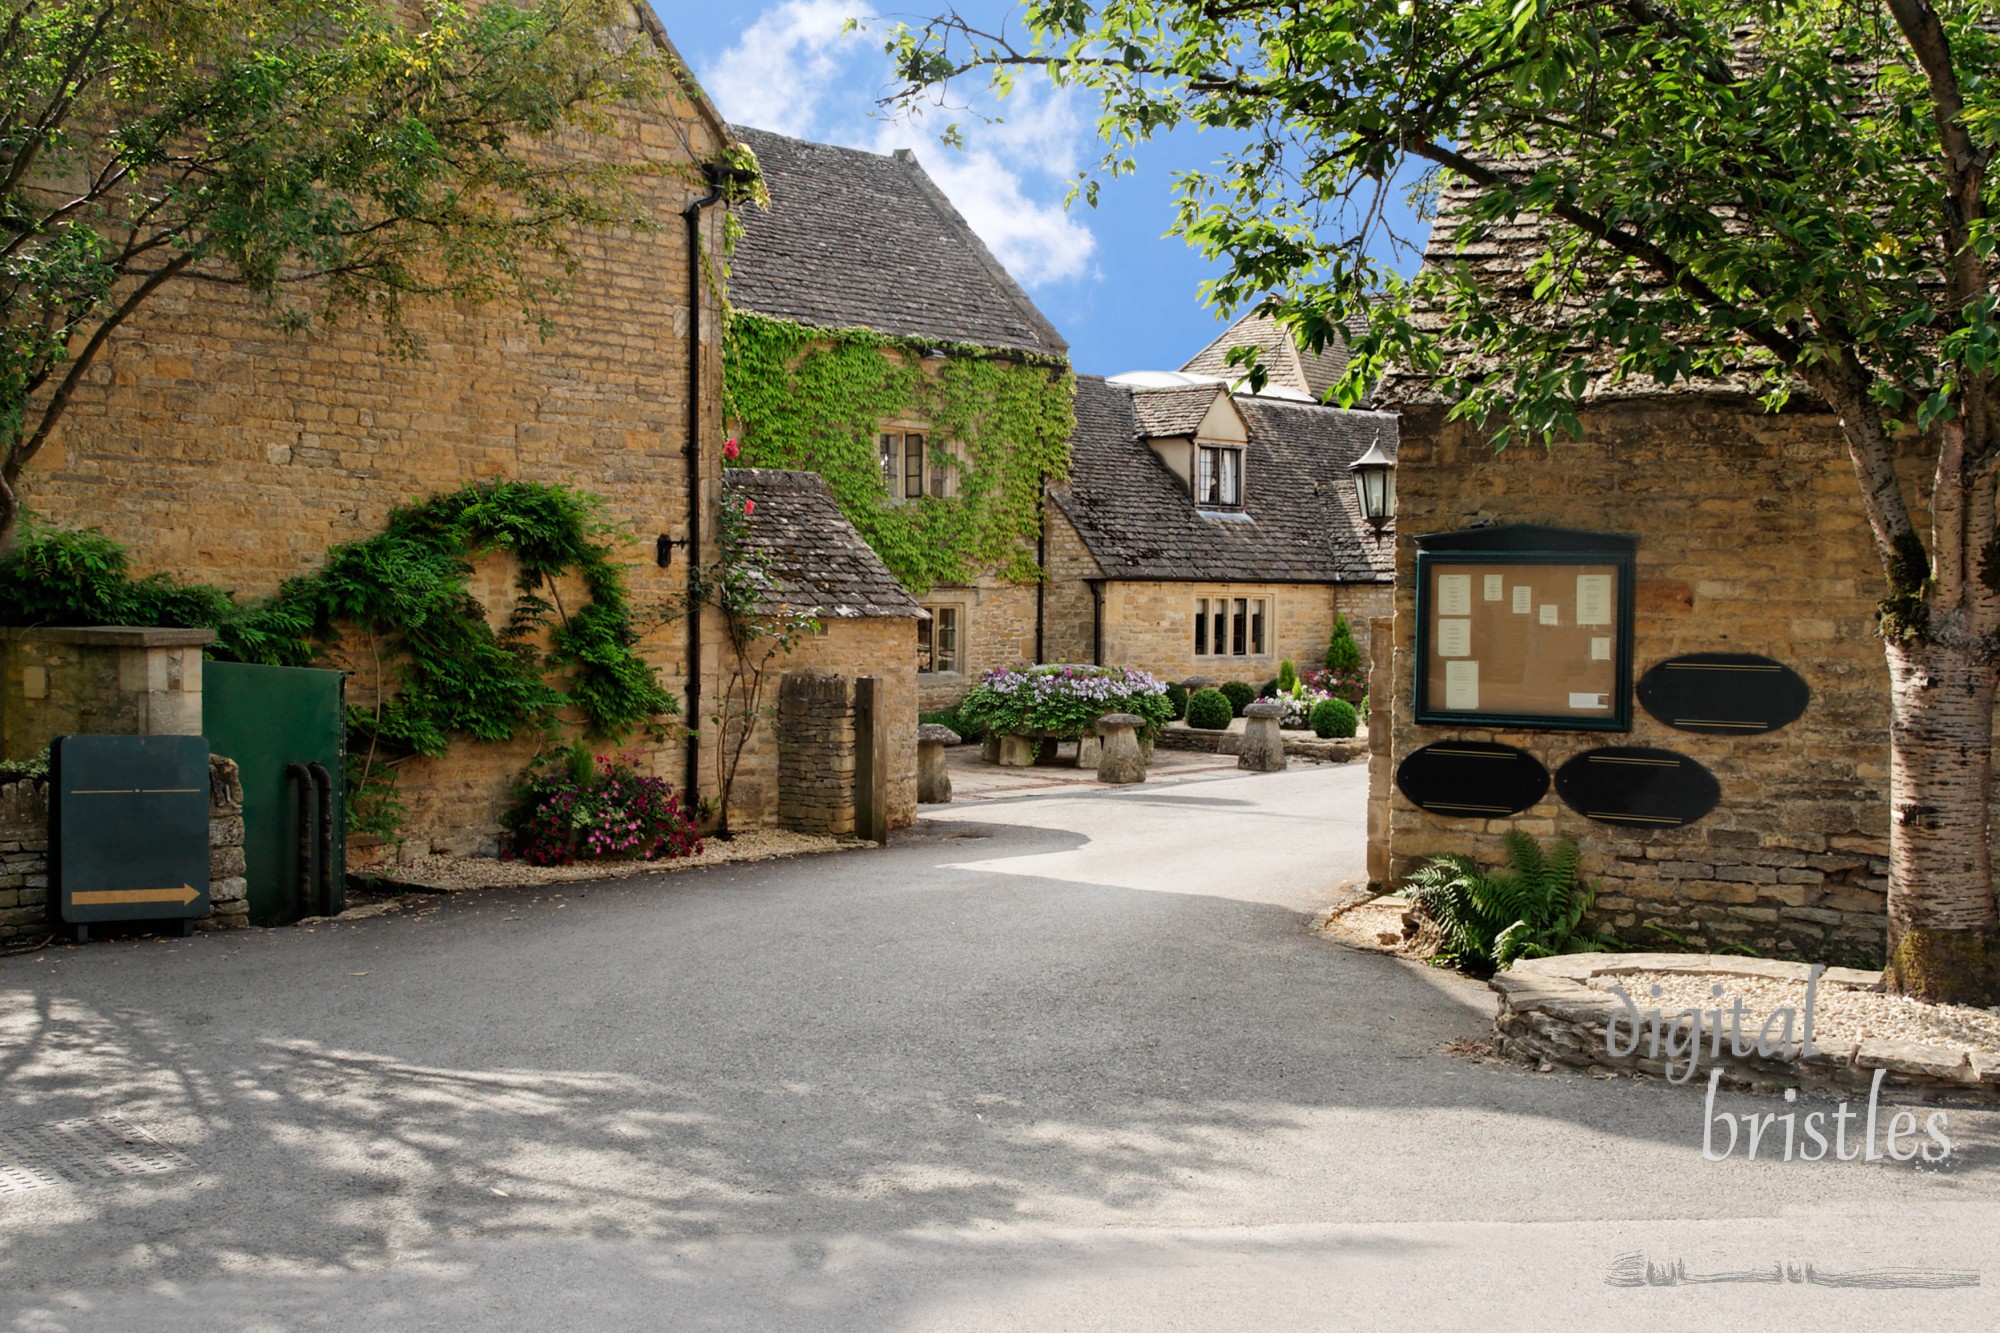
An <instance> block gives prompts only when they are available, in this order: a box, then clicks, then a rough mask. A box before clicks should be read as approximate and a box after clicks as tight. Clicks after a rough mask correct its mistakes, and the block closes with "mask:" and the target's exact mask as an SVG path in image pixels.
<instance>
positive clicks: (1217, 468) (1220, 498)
mask: <svg viewBox="0 0 2000 1333" xmlns="http://www.w3.org/2000/svg"><path fill="white" fill-rule="evenodd" d="M1194 502H1195V504H1196V505H1197V506H1198V507H1200V508H1202V509H1241V508H1242V507H1243V451H1242V450H1241V449H1232V448H1227V447H1224V446H1221V445H1213V444H1203V445H1198V446H1196V449H1195V469H1194Z"/></svg>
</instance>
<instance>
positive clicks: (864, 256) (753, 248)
mask: <svg viewBox="0 0 2000 1333" xmlns="http://www.w3.org/2000/svg"><path fill="white" fill-rule="evenodd" d="M730 132H731V133H733V134H734V135H735V136H736V137H737V138H738V139H740V140H742V141H743V142H744V143H746V144H748V145H749V146H750V147H751V148H752V149H753V150H754V151H755V152H756V154H757V161H758V163H759V165H760V166H762V168H763V172H764V180H765V183H766V185H767V186H768V187H769V189H770V192H771V206H770V208H769V209H768V210H760V209H756V208H747V209H744V210H743V212H742V214H741V218H742V222H743V237H742V239H741V240H740V241H739V242H738V243H737V246H736V255H735V258H734V260H733V262H732V263H731V265H730V276H729V299H730V301H731V302H732V303H733V304H734V305H736V306H737V307H738V308H739V309H743V310H749V311H754V312H755V313H757V314H760V315H769V316H771V317H773V318H776V319H788V320H793V321H795V322H797V323H800V324H810V325H813V326H815V327H818V328H828V329H846V328H863V329H874V330H875V331H877V332H879V333H888V334H895V335H898V336H903V337H914V338H934V339H936V340H938V341H939V342H960V343H971V344H974V345H976V346H980V347H991V348H997V349H1004V350H1010V351H1021V352H1029V353H1033V354H1035V355H1038V356H1046V357H1062V356H1065V355H1067V353H1068V351H1069V344H1068V343H1066V342H1064V341H1063V339H1062V335H1060V334H1058V333H1057V332H1056V331H1055V328H1054V327H1053V326H1052V325H1050V323H1049V322H1048V320H1046V319H1045V318H1043V317H1042V312H1041V311H1039V310H1037V309H1036V308H1035V303H1034V302H1033V301H1031V300H1029V299H1028V294H1027V293H1026V292H1024V291H1022V290H1021V288H1020V286H1019V285H1018V284H1016V283H1015V281H1014V279H1013V278H1011V277H1010V276H1008V274H1007V270H1006V269H1004V268H1002V267H1001V266H1000V262H999V261H998V260H996V259H995V258H994V257H993V255H992V254H991V252H989V251H988V250H987V248H986V246H985V244H984V243H983V242H982V241H981V240H980V239H979V237H978V236H977V235H975V234H974V233H973V230H972V228H971V227H969V226H967V225H966V223H965V219H964V218H962V217H960V216H959V213H958V210H957V209H955V208H953V207H952V206H951V202H950V201H949V200H948V199H946V198H945V197H944V194H943V192H942V191H940V190H939V189H938V188H937V186H936V185H935V184H934V183H933V182H932V181H931V178H930V177H929V176H928V175H926V174H925V172H924V169H923V167H921V166H919V165H918V163H917V159H916V155H915V154H913V153H911V152H910V151H909V150H908V149H899V150H898V151H897V152H896V153H895V154H893V155H892V156H888V157H884V156H882V155H881V154H879V153H864V152H861V151H859V150H858V149H853V148H836V147H834V146H833V145H831V144H820V143H808V142H806V141H805V140H803V139H790V138H787V137H785V136H784V135H782V134H772V133H770V132H768V131H765V130H753V129H746V128H744V127H741V126H731V127H730Z"/></svg>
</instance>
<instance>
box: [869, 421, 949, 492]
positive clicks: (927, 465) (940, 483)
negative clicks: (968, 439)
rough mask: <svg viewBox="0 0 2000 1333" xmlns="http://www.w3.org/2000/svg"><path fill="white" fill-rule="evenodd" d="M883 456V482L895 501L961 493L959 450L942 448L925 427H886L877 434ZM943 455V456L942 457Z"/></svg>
mask: <svg viewBox="0 0 2000 1333" xmlns="http://www.w3.org/2000/svg"><path fill="white" fill-rule="evenodd" d="M877 444H878V446H879V448H880V450H881V455H882V484H883V485H884V486H885V487H886V488H887V489H888V492H889V498H890V499H891V500H915V499H919V498H921V497H922V496H925V495H929V496H934V497H936V498H937V499H940V500H943V499H947V498H949V497H951V496H954V495H956V494H958V467H957V458H958V454H957V451H956V450H954V449H950V448H945V449H942V450H940V449H939V448H938V447H937V446H936V445H935V444H934V443H933V441H932V440H931V438H930V436H929V435H928V434H927V433H925V432H924V431H921V430H910V429H896V430H885V431H882V432H880V434H879V435H878V436H877ZM939 455H942V458H941V457H940V456H939Z"/></svg>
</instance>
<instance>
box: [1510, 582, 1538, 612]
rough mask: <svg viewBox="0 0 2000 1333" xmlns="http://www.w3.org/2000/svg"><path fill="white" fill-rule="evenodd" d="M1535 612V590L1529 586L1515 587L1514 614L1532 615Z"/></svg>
mask: <svg viewBox="0 0 2000 1333" xmlns="http://www.w3.org/2000/svg"><path fill="white" fill-rule="evenodd" d="M1534 613H1535V590H1534V589H1533V588H1529V587H1525V586H1524V587H1519V588H1516V589H1514V614H1515V615H1517V616H1531V615H1533V614H1534Z"/></svg>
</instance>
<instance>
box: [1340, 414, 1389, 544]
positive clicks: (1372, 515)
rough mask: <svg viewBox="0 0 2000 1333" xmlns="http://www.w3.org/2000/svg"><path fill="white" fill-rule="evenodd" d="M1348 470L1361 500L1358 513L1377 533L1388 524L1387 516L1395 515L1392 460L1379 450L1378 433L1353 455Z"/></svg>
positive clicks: (1380, 442)
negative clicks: (1355, 455)
mask: <svg viewBox="0 0 2000 1333" xmlns="http://www.w3.org/2000/svg"><path fill="white" fill-rule="evenodd" d="M1347 470H1348V471H1349V472H1352V473H1353V474H1354V494H1355V497H1356V498H1357V499H1358V500H1360V502H1361V516H1362V517H1363V518H1365V519H1367V520H1368V526H1369V527H1371V528H1373V529H1375V532H1376V535H1377V536H1380V535H1381V532H1382V529H1383V528H1386V527H1387V526H1389V520H1390V519H1392V518H1394V517H1395V516H1396V463H1395V460H1394V459H1392V458H1390V457H1389V455H1387V454H1385V453H1383V452H1382V441H1381V439H1380V438H1379V437H1378V438H1377V439H1376V441H1375V442H1374V443H1373V444H1371V445H1369V446H1368V452H1367V453H1365V454H1363V455H1361V457H1359V458H1357V459H1355V460H1354V462H1353V464H1352V465H1350V466H1349V467H1348V469H1347Z"/></svg>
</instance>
